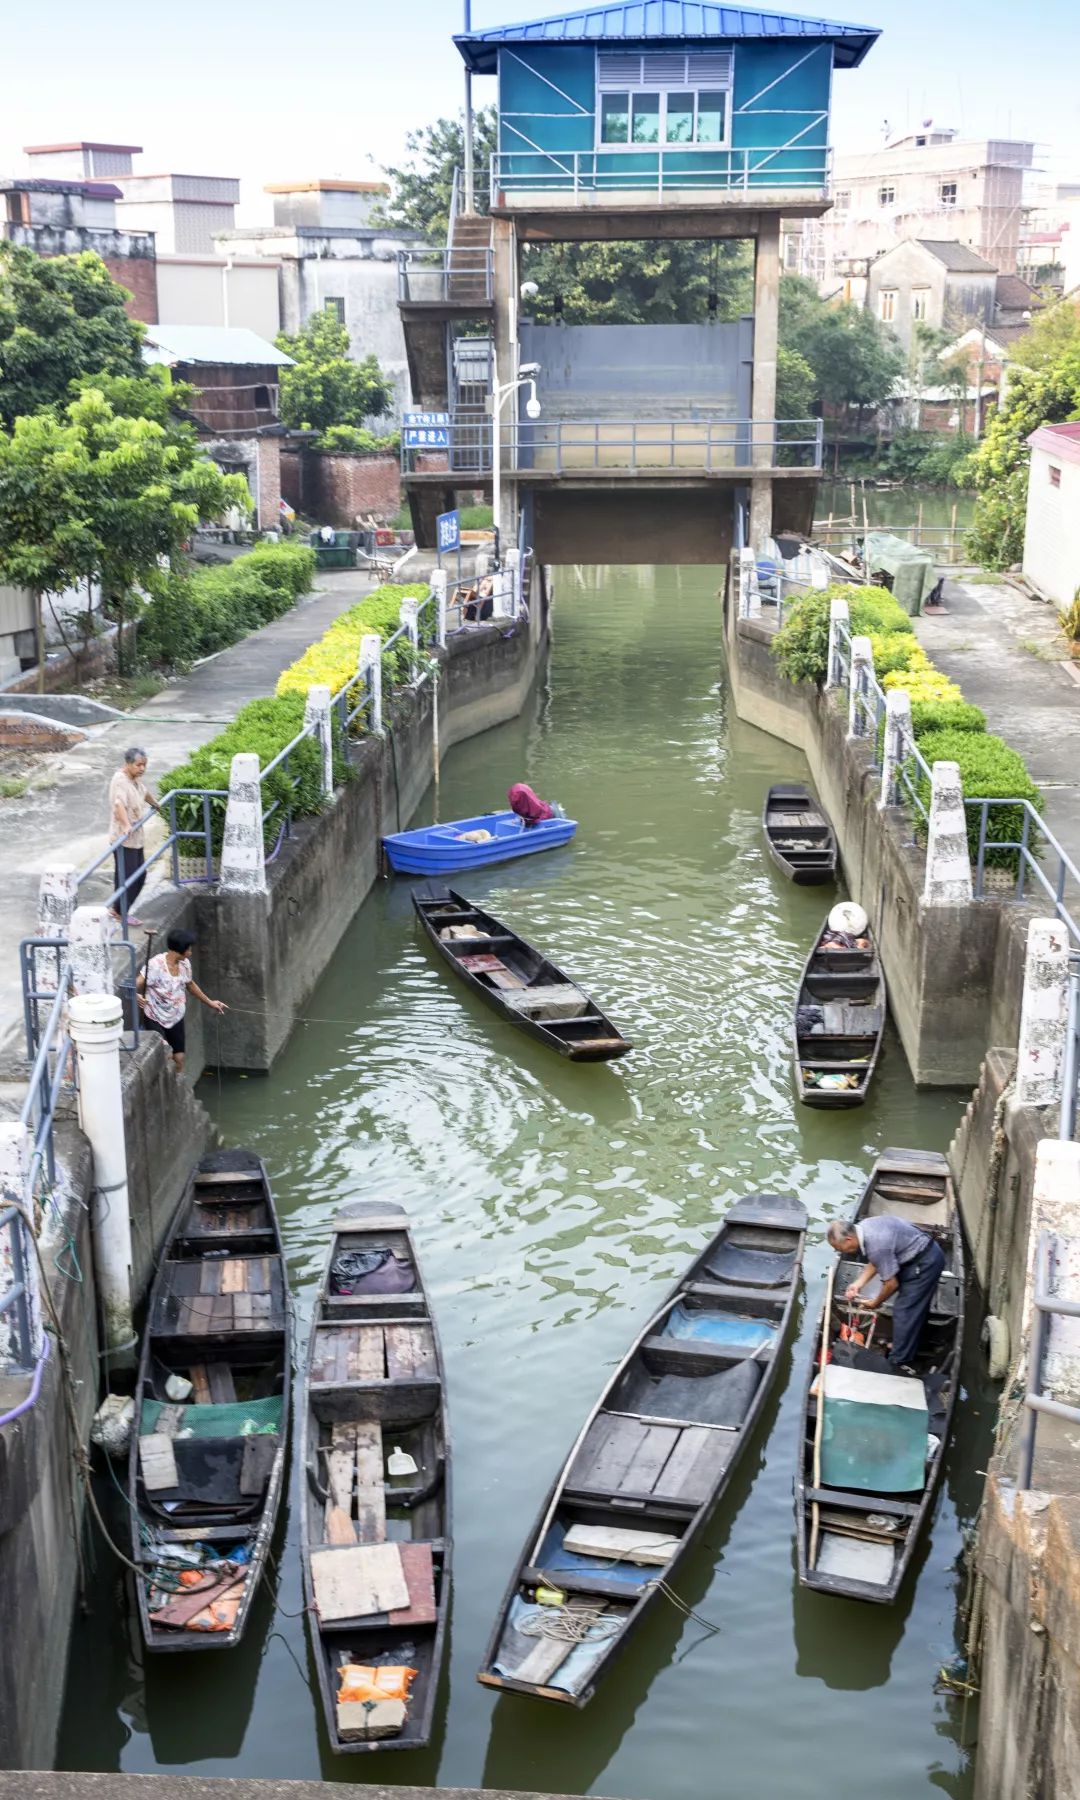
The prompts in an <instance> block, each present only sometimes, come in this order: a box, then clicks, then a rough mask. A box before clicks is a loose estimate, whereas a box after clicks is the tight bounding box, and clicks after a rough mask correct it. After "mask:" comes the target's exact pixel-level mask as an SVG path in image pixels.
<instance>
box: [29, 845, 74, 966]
mask: <svg viewBox="0 0 1080 1800" xmlns="http://www.w3.org/2000/svg"><path fill="white" fill-rule="evenodd" d="M78 900H79V888H78V880H77V870H76V868H75V864H74V863H50V865H49V867H48V868H47V869H43V870H42V874H41V881H40V883H39V885H38V910H37V927H36V935H37V936H38V937H39V938H65V939H67V938H70V936H71V921H72V918H73V916H74V912H75V908H76V906H77V905H78ZM31 956H32V968H31V977H32V982H33V986H34V987H35V988H36V989H37V992H38V993H39V994H55V992H56V984H57V982H58V981H59V979H60V965H61V963H62V962H63V960H64V952H63V951H62V950H34V951H32V952H31Z"/></svg>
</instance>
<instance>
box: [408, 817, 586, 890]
mask: <svg viewBox="0 0 1080 1800" xmlns="http://www.w3.org/2000/svg"><path fill="white" fill-rule="evenodd" d="M576 830H577V820H576V819H562V818H559V817H555V818H552V819H540V820H539V821H538V822H537V824H535V825H526V824H525V822H524V820H523V819H520V818H519V817H518V815H517V813H516V812H511V811H509V809H507V810H505V811H503V812H493V813H480V814H479V815H478V816H477V817H476V818H475V819H455V820H453V822H452V823H450V824H447V825H421V826H419V827H418V828H417V829H416V830H415V831H397V832H394V833H392V835H391V836H390V837H384V838H383V848H384V849H385V851H386V856H387V860H388V862H389V864H390V867H391V868H392V869H393V870H394V873H395V874H397V875H458V874H460V873H461V871H462V869H486V868H487V867H488V866H489V865H490V864H492V863H504V862H510V861H512V860H513V858H515V857H518V856H535V855H537V853H538V852H539V851H541V850H556V849H558V847H559V845H560V844H568V843H569V842H570V839H571V838H572V837H573V835H574V833H575V832H576Z"/></svg>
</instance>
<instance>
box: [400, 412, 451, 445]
mask: <svg viewBox="0 0 1080 1800" xmlns="http://www.w3.org/2000/svg"><path fill="white" fill-rule="evenodd" d="M401 441H402V443H403V444H404V446H405V448H406V450H446V449H449V446H450V414H449V413H447V412H407V413H403V414H402V419H401Z"/></svg>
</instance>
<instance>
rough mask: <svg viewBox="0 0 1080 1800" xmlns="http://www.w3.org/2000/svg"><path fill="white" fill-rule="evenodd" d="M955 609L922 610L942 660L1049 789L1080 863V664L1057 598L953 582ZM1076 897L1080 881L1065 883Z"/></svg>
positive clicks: (1067, 844) (927, 635)
mask: <svg viewBox="0 0 1080 1800" xmlns="http://www.w3.org/2000/svg"><path fill="white" fill-rule="evenodd" d="M944 600H945V606H946V608H947V611H946V612H944V613H941V614H938V615H936V616H931V617H929V618H921V619H918V620H917V621H916V623H915V629H916V632H917V633H918V637H919V641H920V643H921V644H922V645H923V648H924V649H925V651H926V653H927V655H928V656H929V657H930V659H931V661H932V662H934V663H935V664H936V666H937V667H938V668H939V669H941V670H942V671H943V673H944V674H946V675H948V676H949V677H950V679H951V680H953V681H955V682H957V683H958V684H959V686H960V687H961V688H962V689H963V694H964V699H965V700H970V701H972V702H973V703H974V705H976V706H981V707H982V709H983V711H984V712H985V714H986V723H987V729H988V730H989V731H993V732H996V733H997V735H998V736H999V737H1002V738H1004V739H1005V742H1006V743H1007V744H1010V745H1011V746H1012V748H1013V749H1014V750H1018V751H1019V752H1020V755H1021V756H1022V757H1023V758H1024V761H1025V762H1026V763H1027V766H1028V768H1029V770H1030V771H1031V776H1032V779H1033V781H1035V783H1036V784H1037V786H1038V787H1039V788H1040V789H1041V790H1042V794H1043V798H1044V802H1045V804H1044V806H1043V808H1042V812H1043V817H1044V818H1045V820H1046V822H1047V824H1048V825H1049V827H1050V829H1051V831H1052V832H1053V833H1054V835H1055V836H1056V837H1057V839H1058V841H1059V843H1060V844H1061V846H1062V848H1063V849H1064V850H1065V852H1066V854H1067V855H1068V856H1069V857H1070V858H1071V860H1072V862H1073V863H1074V865H1075V866H1076V867H1077V868H1080V681H1078V680H1077V679H1074V672H1075V676H1076V677H1080V663H1068V664H1066V663H1064V662H1063V661H1062V659H1061V658H1062V641H1061V636H1060V633H1059V631H1058V625H1057V613H1056V611H1055V609H1054V607H1053V606H1051V605H1049V604H1048V603H1047V602H1044V601H1041V600H1032V599H1030V598H1029V597H1028V596H1027V595H1026V594H1025V593H1023V592H1022V590H1021V589H1019V588H1017V587H1013V586H1012V584H1011V583H1007V582H1005V583H996V582H995V583H993V584H986V583H982V582H979V581H977V580H976V579H974V578H973V577H965V578H964V579H962V580H956V581H947V582H946V583H945V593H944ZM1070 892H1071V897H1072V899H1073V900H1074V901H1076V900H1077V899H1078V898H1080V896H1078V895H1077V894H1076V891H1075V885H1074V884H1073V885H1072V886H1071V889H1070V890H1068V891H1067V895H1066V897H1067V899H1068V898H1069V893H1070Z"/></svg>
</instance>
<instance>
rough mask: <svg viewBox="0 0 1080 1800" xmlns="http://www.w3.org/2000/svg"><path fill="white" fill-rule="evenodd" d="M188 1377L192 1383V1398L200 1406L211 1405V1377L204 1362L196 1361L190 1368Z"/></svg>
mask: <svg viewBox="0 0 1080 1800" xmlns="http://www.w3.org/2000/svg"><path fill="white" fill-rule="evenodd" d="M188 1379H189V1380H190V1382H191V1385H192V1389H193V1392H192V1396H191V1397H192V1399H193V1400H194V1401H196V1402H197V1403H198V1405H199V1406H209V1405H210V1378H209V1376H208V1375H207V1373H206V1368H205V1365H204V1364H203V1363H194V1364H193V1365H192V1366H191V1367H190V1368H189V1369H188Z"/></svg>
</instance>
